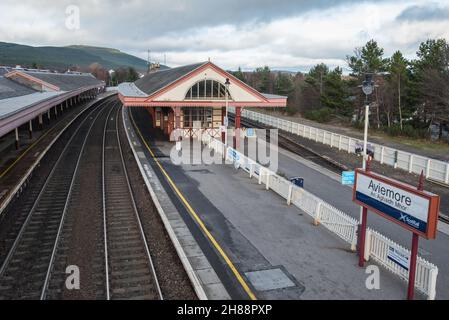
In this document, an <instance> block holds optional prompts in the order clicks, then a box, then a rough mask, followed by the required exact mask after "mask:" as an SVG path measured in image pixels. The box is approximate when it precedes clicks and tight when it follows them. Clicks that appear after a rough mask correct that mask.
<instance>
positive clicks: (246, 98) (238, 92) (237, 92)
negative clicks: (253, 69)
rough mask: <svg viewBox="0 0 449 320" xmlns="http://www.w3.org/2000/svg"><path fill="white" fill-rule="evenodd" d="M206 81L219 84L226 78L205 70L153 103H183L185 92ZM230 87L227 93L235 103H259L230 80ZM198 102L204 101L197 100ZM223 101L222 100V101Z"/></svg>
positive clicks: (209, 69)
mask: <svg viewBox="0 0 449 320" xmlns="http://www.w3.org/2000/svg"><path fill="white" fill-rule="evenodd" d="M204 79H208V80H216V81H219V82H221V83H223V84H224V83H225V81H226V77H223V76H222V75H220V74H219V73H217V72H216V71H215V70H213V69H212V68H207V69H206V70H204V71H203V72H201V73H200V74H198V75H195V76H194V77H192V78H190V79H189V80H187V81H186V82H183V83H181V84H180V85H178V86H177V87H175V88H173V89H172V90H170V91H168V92H165V93H164V94H162V95H161V96H159V97H158V98H157V99H155V100H154V101H183V100H184V98H185V96H186V94H187V91H189V89H190V88H191V87H192V86H193V85H194V84H195V83H197V82H198V81H201V80H204ZM230 81H231V85H230V86H229V93H230V94H231V97H232V98H233V100H234V101H235V102H258V101H261V99H260V98H259V97H256V96H254V95H252V94H250V93H249V92H247V91H245V90H243V89H242V88H240V87H239V86H238V85H237V84H235V82H234V83H233V81H232V79H230ZM189 101H195V100H189ZM198 101H204V100H198ZM223 101H224V100H223Z"/></svg>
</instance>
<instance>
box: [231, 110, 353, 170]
mask: <svg viewBox="0 0 449 320" xmlns="http://www.w3.org/2000/svg"><path fill="white" fill-rule="evenodd" d="M229 118H230V119H231V120H232V121H234V115H229ZM240 124H241V125H242V126H244V127H247V128H258V129H266V127H263V126H262V125H260V124H258V123H256V122H254V121H251V120H248V119H244V118H242V119H241V120H240ZM278 132H279V134H278V144H279V146H280V147H281V148H283V149H285V150H288V151H291V152H293V153H294V154H297V155H299V156H300V157H302V158H305V159H307V160H310V161H312V162H314V163H316V164H318V165H321V166H323V167H325V168H327V169H329V170H331V171H333V172H335V173H338V174H341V172H342V171H346V170H349V168H348V167H346V166H345V165H342V164H340V163H338V162H336V161H334V160H333V159H330V158H327V157H325V156H322V155H320V154H318V153H316V152H315V151H313V150H311V149H310V148H307V147H305V146H303V145H301V144H300V143H298V142H296V141H294V140H292V139H290V138H289V137H287V136H286V135H284V134H282V132H281V131H280V130H279V131H278ZM266 140H267V142H269V141H270V134H269V133H267V135H266Z"/></svg>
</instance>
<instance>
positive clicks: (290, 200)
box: [287, 183, 293, 205]
mask: <svg viewBox="0 0 449 320" xmlns="http://www.w3.org/2000/svg"><path fill="white" fill-rule="evenodd" d="M292 192H293V183H290V185H289V186H288V195H287V205H291V204H292Z"/></svg>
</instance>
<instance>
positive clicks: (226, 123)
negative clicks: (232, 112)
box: [224, 78, 231, 146]
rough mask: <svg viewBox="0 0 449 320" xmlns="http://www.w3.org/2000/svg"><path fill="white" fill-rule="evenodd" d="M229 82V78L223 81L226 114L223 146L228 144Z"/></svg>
mask: <svg viewBox="0 0 449 320" xmlns="http://www.w3.org/2000/svg"><path fill="white" fill-rule="evenodd" d="M230 84H231V82H230V81H229V78H226V81H225V105H226V107H225V108H226V116H225V118H224V125H225V146H227V145H228V125H229V118H228V104H229V94H228V92H229V85H230Z"/></svg>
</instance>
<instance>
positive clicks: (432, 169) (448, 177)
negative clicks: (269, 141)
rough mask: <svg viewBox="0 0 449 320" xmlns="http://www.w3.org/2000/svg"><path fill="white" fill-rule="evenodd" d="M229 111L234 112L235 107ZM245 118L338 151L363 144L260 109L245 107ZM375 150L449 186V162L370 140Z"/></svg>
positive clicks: (402, 166) (392, 163)
mask: <svg viewBox="0 0 449 320" xmlns="http://www.w3.org/2000/svg"><path fill="white" fill-rule="evenodd" d="M229 109H230V112H234V109H233V108H232V107H230V108H229ZM242 117H245V118H248V119H250V120H254V121H257V122H260V123H263V124H266V125H269V126H272V127H274V128H278V129H281V130H284V131H286V132H289V133H292V134H296V135H298V136H301V137H304V138H307V139H310V140H313V141H315V142H320V143H323V144H326V145H329V146H331V147H334V148H338V150H343V151H347V152H348V153H355V152H356V151H355V150H356V148H357V147H359V146H360V145H363V142H362V140H359V139H355V138H351V137H348V136H345V135H341V134H338V133H334V132H330V131H327V130H323V129H319V128H315V127H311V126H307V125H303V124H300V123H298V122H293V121H288V120H284V119H280V118H277V117H273V116H269V115H266V114H262V113H259V112H254V111H250V110H243V111H242ZM369 144H370V145H371V146H372V149H373V151H374V160H376V161H378V162H380V163H381V164H386V165H389V166H392V167H394V168H399V169H402V170H405V171H407V172H409V173H416V174H421V171H423V172H424V174H425V176H426V179H431V180H434V181H437V182H440V183H444V184H447V185H449V162H446V161H441V160H436V159H432V158H428V157H424V156H421V155H417V154H414V153H410V152H405V151H402V150H399V149H394V148H390V147H386V146H383V145H380V144H376V143H371V142H369Z"/></svg>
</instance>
